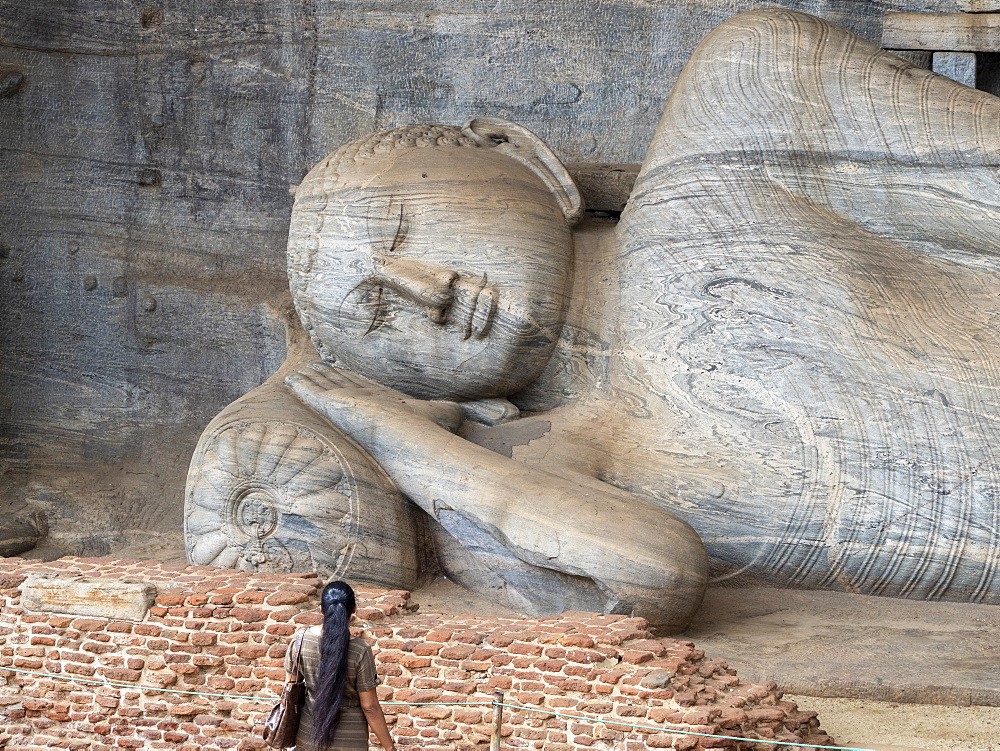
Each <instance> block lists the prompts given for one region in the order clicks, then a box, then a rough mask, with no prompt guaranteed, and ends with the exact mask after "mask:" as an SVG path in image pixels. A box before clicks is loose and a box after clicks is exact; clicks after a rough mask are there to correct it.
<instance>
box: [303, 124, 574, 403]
mask: <svg viewBox="0 0 1000 751" xmlns="http://www.w3.org/2000/svg"><path fill="white" fill-rule="evenodd" d="M582 212H583V207H582V202H581V200H580V196H579V192H578V191H577V189H576V186H575V185H574V184H573V182H572V180H571V178H570V177H569V175H568V173H567V172H566V169H565V168H564V167H563V165H562V164H560V162H559V160H558V159H557V158H556V157H555V155H554V154H553V153H552V152H551V151H550V150H549V149H548V148H547V147H546V146H545V145H544V144H543V143H542V142H541V141H540V140H539V139H538V138H537V137H536V136H535V135H534V134H532V133H530V132H529V131H527V130H525V129H524V128H521V127H520V126H517V125H514V124H513V123H509V122H506V121H501V120H494V119H477V120H471V121H470V122H469V123H467V124H466V125H465V127H463V128H458V127H450V126H441V125H434V126H411V127H406V128H398V129H396V130H392V131H388V132H385V133H379V134H377V135H375V136H372V137H370V138H366V139H363V140H360V141H355V142H353V143H350V144H347V145H346V146H343V147H342V148H340V149H338V150H337V151H335V152H334V153H333V154H331V155H330V156H329V157H328V158H327V159H325V160H324V161H322V162H321V163H320V164H318V165H317V166H316V167H315V168H313V170H312V171H311V172H310V173H309V174H308V175H307V176H306V178H305V180H304V181H303V182H302V184H301V185H300V186H299V188H298V190H297V191H296V197H295V208H294V210H293V212H292V222H291V227H290V228H289V239H288V275H289V281H290V285H291V290H292V295H293V297H294V299H295V305H296V308H297V309H298V312H299V316H300V318H301V320H302V323H303V325H304V326H305V327H306V329H307V330H308V331H309V332H310V335H311V336H312V339H313V342H314V343H315V344H316V346H317V347H318V348H319V350H320V353H321V355H322V356H323V357H324V359H327V360H329V361H336V362H337V363H338V364H339V365H342V366H344V367H347V368H349V369H351V370H353V371H355V372H357V373H360V374H362V375H364V376H367V377H369V378H371V379H373V380H375V381H378V382H379V383H382V384H384V385H386V386H392V387H394V388H396V389H399V390H400V391H403V392H406V393H408V394H411V395H414V396H419V397H423V398H437V399H480V398H488V397H496V396H506V395H509V394H513V393H516V392H518V391H520V390H521V389H523V388H525V387H526V386H527V385H528V384H530V383H531V382H532V381H533V380H534V379H535V378H536V377H537V376H538V374H539V373H540V372H541V370H542V369H543V368H544V367H545V364H546V362H547V361H548V359H549V357H550V356H551V354H552V349H553V347H554V346H555V343H556V341H557V339H558V337H559V332H560V329H561V326H562V323H563V320H564V317H565V311H566V307H567V304H568V301H569V294H570V291H571V290H570V286H571V267H572V256H573V250H572V239H571V234H570V229H571V226H572V224H573V223H575V222H576V221H578V220H579V218H580V216H581V215H582Z"/></svg>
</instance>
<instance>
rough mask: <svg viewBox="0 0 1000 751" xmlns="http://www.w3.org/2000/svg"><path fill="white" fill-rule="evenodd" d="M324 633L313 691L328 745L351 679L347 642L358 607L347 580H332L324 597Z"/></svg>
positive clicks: (322, 734)
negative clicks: (346, 685) (355, 610)
mask: <svg viewBox="0 0 1000 751" xmlns="http://www.w3.org/2000/svg"><path fill="white" fill-rule="evenodd" d="M320 607H321V609H322V611H323V636H322V637H321V638H320V642H319V677H318V679H317V681H316V688H315V689H314V692H315V693H314V694H313V706H314V707H315V711H316V732H317V738H316V740H317V741H318V742H319V744H320V745H321V746H322V745H325V744H327V743H329V742H330V741H331V740H333V734H334V732H335V731H336V729H337V720H338V719H339V715H340V700H341V699H342V698H343V696H344V682H345V680H346V679H347V643H348V642H349V641H350V640H351V632H350V630H349V629H348V622H349V621H350V619H351V616H352V615H353V614H354V608H355V607H356V605H355V601H354V590H353V589H351V585H350V584H348V583H347V582H342V581H335V582H330V583H329V584H327V585H326V587H324V588H323V596H322V597H321V598H320Z"/></svg>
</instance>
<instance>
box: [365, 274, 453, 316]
mask: <svg viewBox="0 0 1000 751" xmlns="http://www.w3.org/2000/svg"><path fill="white" fill-rule="evenodd" d="M457 279H458V273H457V272H455V271H452V270H451V269H447V268H444V267H443V266H436V265H433V264H428V263H423V262H421V261H416V260H412V259H407V258H380V259H379V261H378V268H377V271H376V273H375V275H374V277H373V278H372V281H373V282H374V283H376V284H380V285H382V286H385V287H388V288H389V289H391V290H393V291H394V292H395V293H396V294H398V295H400V296H401V297H403V298H405V299H407V300H410V301H411V302H413V303H416V304H417V305H419V306H421V307H422V308H424V309H426V311H427V316H428V317H429V318H430V319H431V320H432V321H434V323H442V324H443V323H445V322H446V321H447V320H448V310H449V309H450V308H451V304H452V301H453V300H454V295H455V293H454V286H455V281H456V280H457Z"/></svg>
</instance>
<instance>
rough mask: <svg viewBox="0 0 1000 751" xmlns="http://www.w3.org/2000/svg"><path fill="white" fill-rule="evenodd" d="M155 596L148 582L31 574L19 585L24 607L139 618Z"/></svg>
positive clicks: (97, 615) (152, 587)
mask: <svg viewBox="0 0 1000 751" xmlns="http://www.w3.org/2000/svg"><path fill="white" fill-rule="evenodd" d="M155 597H156V586H155V585H154V584H152V583H151V582H140V581H128V580H122V579H91V578H89V577H86V576H72V575H70V576H64V575H59V574H32V575H31V576H29V577H28V578H27V579H25V581H24V583H23V584H22V585H21V604H22V605H23V606H24V607H26V608H27V609H28V610H41V611H45V612H49V613H68V614H71V615H85V616H92V617H95V618H114V619H124V620H130V621H141V620H142V619H143V618H145V616H146V611H147V610H149V606H150V605H152V604H153V599H154V598H155Z"/></svg>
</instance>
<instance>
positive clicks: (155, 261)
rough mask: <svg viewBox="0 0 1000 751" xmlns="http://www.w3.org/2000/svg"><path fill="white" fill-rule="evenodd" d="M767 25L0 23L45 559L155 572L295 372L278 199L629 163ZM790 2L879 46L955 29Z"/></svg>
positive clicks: (5, 231) (12, 336) (336, 8)
mask: <svg viewBox="0 0 1000 751" xmlns="http://www.w3.org/2000/svg"><path fill="white" fill-rule="evenodd" d="M773 4H774V2H773V0H739V1H731V2H725V3H720V2H717V0H686V1H685V2H671V1H664V2H657V3H636V2H632V1H631V0H588V1H587V2H568V1H567V0H543V1H542V2H536V1H535V0H531V1H530V2H529V1H528V0H517V1H516V2H507V3H503V4H500V5H497V4H495V3H488V4H483V3H478V4H477V3H473V4H471V5H464V6H462V7H460V8H459V7H456V6H454V4H451V3H444V2H436V1H435V0H430V1H428V0H420V1H419V2H417V1H416V0H406V1H405V2H400V1H399V0H392V1H391V2H389V1H388V0H374V1H368V2H358V1H357V0H347V1H346V2H345V1H341V0H338V1H337V2H330V1H328V0H318V2H309V3H305V4H303V3H298V2H287V1H286V0H273V1H271V0H269V1H268V2H262V1H261V0H251V1H246V2H222V3H215V4H212V5H206V4H205V3H202V2H194V1H193V0H176V1H174V2H170V3H166V4H164V3H157V2H149V3H134V2H129V1H126V0H100V2H98V1H97V0H78V1H74V2H68V1H67V0H53V1H52V2H46V3H26V2H20V0H0V132H2V134H3V140H2V143H0V181H2V183H3V184H4V186H5V188H4V192H3V196H2V200H0V299H2V300H3V303H2V305H0V340H2V344H0V351H2V358H0V423H2V431H0V466H2V470H0V493H2V498H3V503H4V504H5V506H4V508H5V510H9V511H10V512H11V513H12V514H13V515H15V516H18V517H19V518H29V517H30V515H31V514H32V513H35V512H39V513H41V514H42V515H43V516H44V517H45V518H46V519H47V522H48V533H47V537H45V538H44V539H43V541H42V546H43V548H45V550H44V551H36V553H37V554H44V555H57V554H59V553H60V552H75V553H86V554H104V553H107V552H108V551H109V550H112V549H114V550H119V549H121V548H122V547H123V546H129V547H132V548H134V549H135V550H136V553H137V552H139V551H143V554H158V553H159V551H160V549H161V548H162V545H163V543H162V542H161V541H162V540H163V539H164V536H165V535H166V534H167V533H168V531H170V530H176V529H179V528H180V526H181V523H182V504H181V499H182V495H183V486H184V478H185V475H186V471H187V463H188V460H189V458H190V455H191V452H192V450H193V449H194V446H195V444H196V443H197V441H198V436H199V434H200V432H201V431H202V429H203V428H204V426H205V425H206V424H207V423H208V421H209V420H210V419H211V418H212V416H213V415H215V414H216V413H218V411H219V410H220V409H222V408H223V407H224V406H225V405H226V404H228V403H230V402H232V401H233V400H234V399H236V398H237V397H239V396H241V395H243V394H245V393H247V392H248V391H250V390H251V389H253V388H255V387H256V386H258V385H260V384H261V383H262V382H263V381H264V380H265V379H266V378H267V377H268V376H270V375H271V374H273V373H274V371H275V370H276V369H277V368H278V367H279V365H280V364H281V362H282V360H283V358H284V357H285V354H286V350H285V330H286V327H288V326H289V323H288V321H289V318H288V317H287V316H286V312H287V311H288V310H289V309H290V307H289V304H288V298H287V282H286V279H285V262H284V252H285V241H286V231H287V222H288V216H289V212H290V209H291V205H292V196H291V195H290V193H289V188H290V186H294V185H296V184H298V183H299V182H300V181H301V179H302V177H303V176H304V175H305V174H306V172H307V171H308V170H309V168H310V167H311V166H312V165H313V164H315V163H316V162H318V161H319V160H321V159H322V158H323V157H324V156H325V155H326V154H327V153H329V151H330V150H331V149H332V148H334V147H335V146H336V145H338V144H342V143H346V142H348V141H351V140H352V139H355V138H358V137H361V136H364V135H367V134H369V133H372V132H375V131H378V130H381V129H384V128H390V127H394V126H397V125H403V124H407V123H413V122H449V123H460V122H463V121H464V120H465V119H467V118H468V117H473V116H478V115H495V116H502V117H507V118H510V119H512V120H515V121H517V122H520V123H522V124H524V125H525V126H527V127H529V128H531V129H532V130H534V131H535V132H537V133H538V134H539V135H540V136H541V137H542V138H544V140H545V141H546V142H547V143H548V144H549V145H550V146H551V147H552V148H553V150H554V151H555V152H556V153H558V154H559V155H560V157H561V158H562V159H563V160H564V161H566V162H605V163H632V164H634V163H637V162H639V161H640V160H641V158H642V154H643V153H644V151H645V149H646V146H647V145H648V143H649V140H650V137H651V135H652V132H653V129H654V127H655V123H656V120H657V118H658V117H659V115H660V112H661V110H662V108H663V104H664V102H665V100H666V97H667V94H668V93H669V91H670V89H671V87H672V85H673V83H674V81H675V79H676V77H677V74H678V73H679V71H680V69H681V67H682V65H683V63H684V61H685V60H686V59H687V58H688V56H689V55H690V53H691V51H692V50H693V49H694V48H695V46H696V45H697V44H698V42H699V41H700V40H701V39H702V37H704V35H705V34H706V33H708V31H709V30H710V29H711V28H712V27H714V26H716V25H717V24H718V23H721V22H722V21H724V20H725V19H726V18H727V17H729V16H730V15H732V14H733V13H735V12H738V11H741V10H745V9H748V8H751V7H762V6H765V5H773ZM784 4H786V5H789V6H792V7H798V8H802V9H804V10H808V11H810V12H814V13H817V14H819V15H822V16H824V17H827V18H829V19H832V20H834V21H836V22H838V23H842V24H844V25H845V26H847V27H848V28H850V29H852V30H853V31H856V32H858V33H860V34H862V35H863V36H865V37H866V38H868V39H872V40H877V39H879V38H880V36H881V23H882V12H883V10H913V11H924V10H936V11H939V12H953V11H955V10H957V9H958V7H957V4H956V3H955V2H951V0H939V1H938V0H892V1H891V2H879V3H858V2H855V1H854V0H809V2H804V1H802V2H786V3H784ZM152 499H156V500H152ZM133 554H135V553H133Z"/></svg>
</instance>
